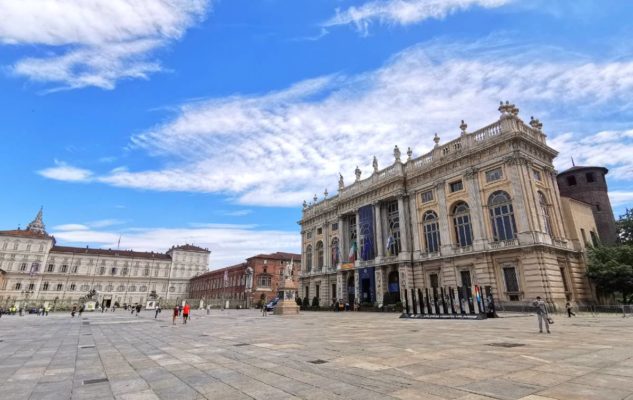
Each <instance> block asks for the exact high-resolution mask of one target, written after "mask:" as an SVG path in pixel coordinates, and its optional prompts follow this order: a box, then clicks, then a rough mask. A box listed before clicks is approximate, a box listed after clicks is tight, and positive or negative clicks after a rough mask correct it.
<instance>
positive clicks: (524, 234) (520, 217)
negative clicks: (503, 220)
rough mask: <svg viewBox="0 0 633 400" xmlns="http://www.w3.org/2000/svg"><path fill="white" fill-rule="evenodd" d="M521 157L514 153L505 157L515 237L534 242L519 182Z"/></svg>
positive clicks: (523, 242)
mask: <svg viewBox="0 0 633 400" xmlns="http://www.w3.org/2000/svg"><path fill="white" fill-rule="evenodd" d="M522 162H523V159H522V158H521V157H520V156H517V155H514V156H512V157H509V158H507V159H506V163H507V164H508V170H509V174H508V175H509V177H510V183H511V185H512V192H513V195H514V196H513V199H512V203H513V204H512V207H513V208H514V210H517V212H515V213H514V219H515V221H516V224H517V231H518V232H517V237H518V238H519V243H521V244H529V243H534V238H533V237H532V234H531V232H530V224H529V221H528V219H527V212H525V211H526V205H525V192H524V190H523V184H522V182H521V163H522Z"/></svg>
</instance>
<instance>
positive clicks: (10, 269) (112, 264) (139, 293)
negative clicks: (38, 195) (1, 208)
mask: <svg viewBox="0 0 633 400" xmlns="http://www.w3.org/2000/svg"><path fill="white" fill-rule="evenodd" d="M209 254H210V252H209V250H207V249H203V248H200V247H197V246H192V245H188V244H187V245H183V246H175V247H172V248H171V249H169V250H168V251H167V252H166V253H154V252H138V251H131V250H110V249H108V250H105V249H91V248H88V247H85V248H82V247H67V246H57V245H56V242H55V238H54V237H53V236H51V235H49V234H48V233H47V232H46V230H45V226H44V223H43V221H42V210H40V211H39V213H38V214H37V217H36V218H35V220H33V222H31V223H30V224H29V225H28V226H27V228H26V229H16V230H9V231H0V306H4V307H6V306H10V305H13V304H15V305H16V306H18V307H19V306H39V305H42V304H44V305H48V306H50V307H53V305H55V307H57V308H67V307H69V306H71V305H72V304H77V303H79V301H80V299H81V298H85V296H86V295H87V294H88V293H89V292H90V291H92V290H95V291H96V297H95V298H93V300H95V301H96V302H97V303H98V304H99V305H102V306H105V307H112V306H114V305H115V303H118V304H119V305H120V306H123V305H124V304H129V305H131V304H137V303H138V304H142V305H143V306H145V304H146V302H147V301H149V300H152V299H153V300H158V301H159V302H160V304H161V305H163V306H166V305H170V304H172V305H173V304H175V303H176V302H177V301H178V300H182V299H186V298H187V297H188V293H189V280H190V278H192V277H193V276H195V275H198V274H201V273H203V272H206V271H207V267H208V264H209Z"/></svg>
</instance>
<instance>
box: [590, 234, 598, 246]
mask: <svg viewBox="0 0 633 400" xmlns="http://www.w3.org/2000/svg"><path fill="white" fill-rule="evenodd" d="M589 235H590V236H591V243H592V244H593V245H594V246H597V245H599V244H600V241H599V240H598V235H596V232H594V231H589Z"/></svg>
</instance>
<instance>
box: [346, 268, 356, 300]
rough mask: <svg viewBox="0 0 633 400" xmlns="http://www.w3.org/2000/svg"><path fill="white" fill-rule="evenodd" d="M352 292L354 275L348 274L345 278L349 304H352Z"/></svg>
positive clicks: (353, 291) (353, 289)
mask: <svg viewBox="0 0 633 400" xmlns="http://www.w3.org/2000/svg"><path fill="white" fill-rule="evenodd" d="M354 293H355V287H354V275H353V274H352V275H350V277H349V278H347V299H348V300H347V301H348V302H349V304H350V305H352V304H354V300H355V298H354Z"/></svg>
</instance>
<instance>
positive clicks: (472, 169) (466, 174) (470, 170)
mask: <svg viewBox="0 0 633 400" xmlns="http://www.w3.org/2000/svg"><path fill="white" fill-rule="evenodd" d="M478 171H479V168H475V167H470V168H468V169H467V170H466V172H464V178H466V179H473V178H475V177H476V176H477V172H478Z"/></svg>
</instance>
